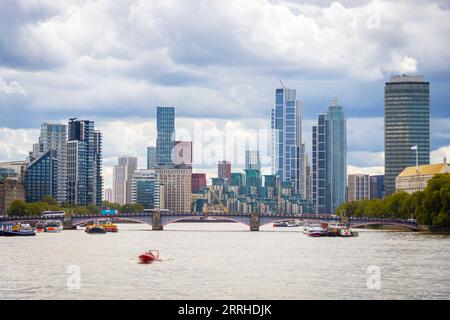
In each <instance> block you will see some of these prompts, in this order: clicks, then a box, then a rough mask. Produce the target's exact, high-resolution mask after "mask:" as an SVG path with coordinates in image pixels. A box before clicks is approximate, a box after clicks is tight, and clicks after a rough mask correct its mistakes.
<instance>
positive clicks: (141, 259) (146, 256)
mask: <svg viewBox="0 0 450 320" xmlns="http://www.w3.org/2000/svg"><path fill="white" fill-rule="evenodd" d="M155 260H156V258H155V257H154V256H153V255H149V254H141V255H140V256H139V262H140V263H145V264H147V263H152V262H153V261H155Z"/></svg>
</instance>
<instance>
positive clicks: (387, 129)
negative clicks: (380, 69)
mask: <svg viewBox="0 0 450 320" xmlns="http://www.w3.org/2000/svg"><path fill="white" fill-rule="evenodd" d="M415 146H417V148H418V164H419V165H423V164H429V163H430V83H429V82H426V81H425V80H424V78H423V77H422V76H406V75H402V76H393V77H392V78H391V80H390V81H389V82H387V83H386V85H385V94H384V151H385V177H384V179H385V180H384V183H385V194H386V195H389V194H391V193H393V192H395V178H396V177H397V176H398V175H399V174H400V173H401V172H402V171H403V169H405V168H406V167H410V166H415V165H416V151H415V150H412V149H411V148H412V147H415Z"/></svg>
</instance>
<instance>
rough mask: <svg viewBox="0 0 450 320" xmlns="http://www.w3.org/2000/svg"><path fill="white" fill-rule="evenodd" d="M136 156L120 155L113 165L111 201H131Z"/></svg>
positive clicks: (119, 202) (122, 202)
mask: <svg viewBox="0 0 450 320" xmlns="http://www.w3.org/2000/svg"><path fill="white" fill-rule="evenodd" d="M137 161H138V159H137V158H136V157H126V156H124V157H120V158H119V162H118V164H117V165H115V166H114V167H113V202H115V203H118V204H122V205H123V204H127V203H131V201H132V197H131V189H132V186H131V184H132V179H133V174H134V172H135V171H136V170H137Z"/></svg>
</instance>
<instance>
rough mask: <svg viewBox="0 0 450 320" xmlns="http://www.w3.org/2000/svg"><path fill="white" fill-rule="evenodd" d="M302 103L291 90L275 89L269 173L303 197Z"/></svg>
mask: <svg viewBox="0 0 450 320" xmlns="http://www.w3.org/2000/svg"><path fill="white" fill-rule="evenodd" d="M301 121H302V119H301V103H300V101H299V100H297V97H296V91H295V90H294V89H286V88H282V89H276V90H275V107H274V108H273V109H272V110H271V128H272V151H271V157H272V171H273V174H275V175H277V176H279V177H280V179H281V181H282V182H291V183H292V185H293V187H294V190H295V192H298V193H300V194H301V195H303V196H304V195H305V190H304V179H305V172H304V166H303V165H302V163H303V162H304V149H302V123H301Z"/></svg>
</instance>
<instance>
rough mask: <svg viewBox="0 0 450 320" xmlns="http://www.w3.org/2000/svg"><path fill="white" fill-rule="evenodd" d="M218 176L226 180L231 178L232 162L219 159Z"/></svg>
mask: <svg viewBox="0 0 450 320" xmlns="http://www.w3.org/2000/svg"><path fill="white" fill-rule="evenodd" d="M217 177H218V178H220V179H224V181H230V180H231V162H229V161H219V162H218V163H217Z"/></svg>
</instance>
